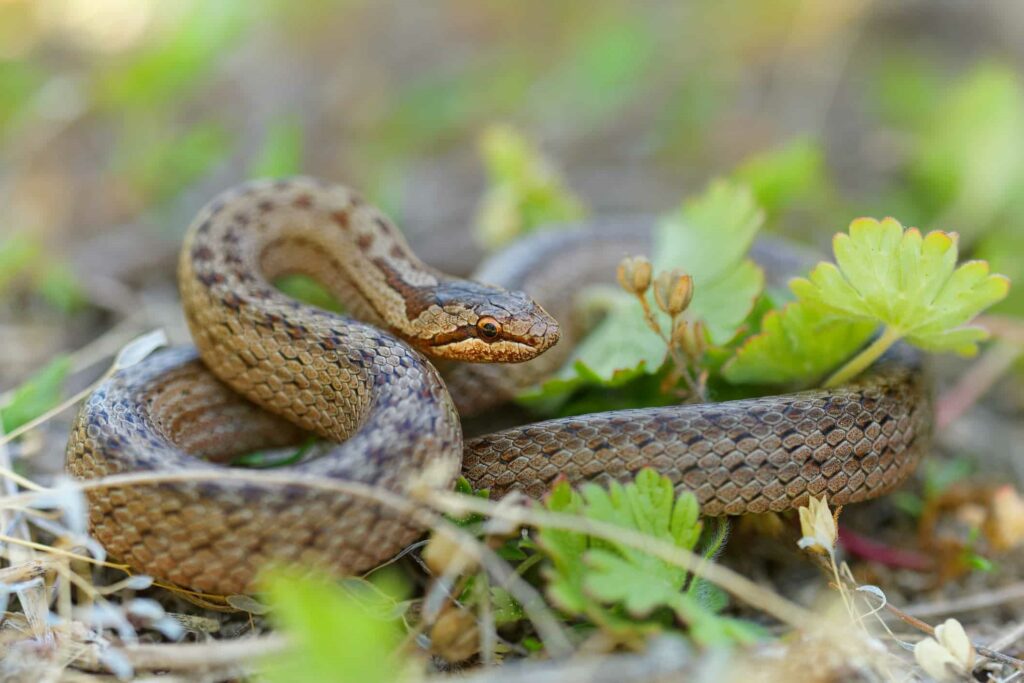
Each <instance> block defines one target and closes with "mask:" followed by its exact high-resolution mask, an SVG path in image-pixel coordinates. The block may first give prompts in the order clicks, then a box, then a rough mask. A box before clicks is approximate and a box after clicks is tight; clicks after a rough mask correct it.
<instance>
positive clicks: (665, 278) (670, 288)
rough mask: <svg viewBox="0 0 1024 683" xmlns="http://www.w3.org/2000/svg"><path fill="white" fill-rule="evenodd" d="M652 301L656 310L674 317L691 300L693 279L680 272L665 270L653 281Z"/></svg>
mask: <svg viewBox="0 0 1024 683" xmlns="http://www.w3.org/2000/svg"><path fill="white" fill-rule="evenodd" d="M654 300H655V302H656V303H657V304H658V308H660V309H661V310H663V311H665V312H666V313H668V314H669V315H670V316H672V317H675V316H677V315H679V314H680V313H682V312H683V311H685V310H686V307H687V306H689V305H690V301H692V300H693V278H692V277H690V276H689V275H686V274H684V273H683V272H682V271H680V270H665V271H662V272H660V273H658V279H657V280H655V281H654Z"/></svg>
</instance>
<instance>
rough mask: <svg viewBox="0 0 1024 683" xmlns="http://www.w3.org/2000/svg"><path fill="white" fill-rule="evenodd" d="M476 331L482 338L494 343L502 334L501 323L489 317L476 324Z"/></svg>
mask: <svg viewBox="0 0 1024 683" xmlns="http://www.w3.org/2000/svg"><path fill="white" fill-rule="evenodd" d="M476 329H477V331H478V332H480V336H481V337H483V338H484V339H486V340H488V341H493V340H495V339H497V338H498V335H499V334H501V323H499V322H498V321H497V320H495V319H494V318H491V317H489V316H487V317H483V318H480V320H478V321H477V323H476Z"/></svg>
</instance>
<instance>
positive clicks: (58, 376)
mask: <svg viewBox="0 0 1024 683" xmlns="http://www.w3.org/2000/svg"><path fill="white" fill-rule="evenodd" d="M70 370H71V359H70V358H68V357H67V356H60V357H58V358H55V359H54V360H52V361H50V363H49V364H48V365H47V366H46V367H44V368H43V369H42V370H40V371H39V372H37V373H36V374H35V375H33V376H32V377H31V378H30V379H29V380H28V381H26V382H25V383H24V384H22V385H21V386H20V387H18V388H17V389H15V391H14V394H13V395H12V396H11V400H10V401H9V402H8V403H7V405H5V406H3V408H0V421H2V423H3V430H4V432H11V431H13V430H15V429H17V428H18V427H20V426H21V425H23V424H25V423H26V422H31V421H32V420H34V419H36V418H37V417H39V416H40V415H42V414H43V413H45V412H46V411H47V410H49V409H50V408H53V407H54V406H56V405H57V404H58V403H59V402H60V397H61V392H62V391H63V388H64V380H65V379H66V378H67V375H68V372H69V371H70Z"/></svg>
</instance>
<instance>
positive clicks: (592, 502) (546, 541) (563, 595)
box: [537, 469, 748, 644]
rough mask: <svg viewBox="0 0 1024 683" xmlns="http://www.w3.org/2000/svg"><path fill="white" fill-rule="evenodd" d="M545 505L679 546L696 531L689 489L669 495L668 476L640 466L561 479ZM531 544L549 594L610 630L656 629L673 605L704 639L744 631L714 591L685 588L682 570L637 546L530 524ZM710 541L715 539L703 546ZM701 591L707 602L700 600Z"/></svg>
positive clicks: (692, 540) (691, 541) (729, 637)
mask: <svg viewBox="0 0 1024 683" xmlns="http://www.w3.org/2000/svg"><path fill="white" fill-rule="evenodd" d="M545 506H546V507H547V509H548V510H550V511H552V512H561V513H568V514H577V515H580V516H582V517H585V518H587V519H591V520H594V521H597V522H603V523H607V524H613V525H616V526H619V527H622V528H624V529H628V530H631V531H634V532H636V533H638V534H642V535H644V536H646V537H649V538H652V539H657V540H659V541H662V542H666V543H670V544H672V545H674V546H676V547H678V548H684V549H686V550H693V549H694V548H695V546H696V545H697V543H698V541H699V539H700V537H701V530H702V523H701V522H700V519H699V506H698V504H697V500H696V498H695V497H694V496H693V494H692V493H689V492H683V493H681V494H679V495H678V496H677V495H676V493H675V489H674V487H673V485H672V482H671V481H670V480H669V479H668V478H667V477H663V476H661V475H659V474H658V473H657V472H655V471H654V470H652V469H644V470H642V471H641V472H639V473H638V474H637V475H636V477H635V479H634V480H633V481H632V482H629V483H626V484H619V483H617V482H612V483H610V484H609V485H608V487H607V488H603V487H601V486H598V485H597V484H586V485H584V486H583V487H582V489H581V490H580V491H579V492H576V491H574V490H573V489H572V488H571V487H570V486H569V485H568V483H566V482H564V481H563V482H561V483H559V484H558V485H557V486H555V488H554V489H553V490H552V492H551V494H550V495H549V496H548V498H547V500H546V501H545ZM719 540H720V539H719ZM537 545H538V547H539V548H540V549H541V550H542V552H543V553H544V554H545V555H546V556H547V558H548V560H549V561H550V564H549V565H548V566H547V567H546V568H545V571H544V572H543V575H544V578H545V579H546V581H547V593H548V596H549V597H550V599H551V600H552V602H553V603H554V604H555V605H556V606H557V607H558V608H559V609H561V610H562V611H564V612H566V613H568V614H570V615H573V616H581V617H585V618H586V619H587V620H588V621H590V622H591V623H593V624H595V625H597V626H599V627H601V628H603V629H605V630H606V631H608V632H609V633H611V634H613V635H618V636H627V635H630V634H636V633H637V632H644V631H646V630H651V629H659V628H661V627H662V626H663V625H664V621H665V620H664V616H665V614H666V613H667V614H671V613H675V614H676V615H677V616H678V618H679V619H680V620H681V621H683V622H684V623H686V624H688V625H689V626H690V627H691V629H692V631H691V633H692V635H693V636H694V637H695V638H697V639H699V640H700V641H701V642H704V643H715V644H721V643H723V642H733V641H735V640H737V639H739V638H741V637H745V636H746V634H748V631H744V630H743V627H742V626H732V625H730V624H728V623H727V622H731V620H726V619H723V618H722V617H719V616H717V615H716V614H715V612H716V611H717V610H718V609H720V608H721V606H722V605H721V596H720V594H718V593H712V592H711V591H685V590H684V589H685V588H686V586H687V583H688V582H689V581H691V580H692V577H691V576H690V575H689V574H688V573H687V572H686V571H685V570H683V569H681V568H679V567H677V566H675V565H673V564H670V563H668V562H664V561H663V560H661V559H659V558H657V557H654V556H652V555H650V554H648V553H646V552H644V551H643V550H639V549H636V548H633V547H631V546H626V545H622V544H618V543H614V542H612V541H608V540H604V539H601V538H598V537H594V536H589V535H586V534H581V533H576V532H570V531H560V530H557V529H548V528H544V527H541V528H540V529H539V530H538V532H537ZM718 547H719V544H717V543H715V545H714V548H713V549H712V550H710V551H709V552H714V551H715V550H717V548H718ZM705 596H706V597H708V602H707V604H705V603H704V602H702V598H703V597H705Z"/></svg>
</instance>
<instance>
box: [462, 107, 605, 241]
mask: <svg viewBox="0 0 1024 683" xmlns="http://www.w3.org/2000/svg"><path fill="white" fill-rule="evenodd" d="M480 150H481V153H482V155H483V159H484V166H485V167H486V169H487V175H488V178H489V184H490V185H489V187H488V190H487V193H486V194H485V195H484V198H483V201H482V202H481V205H480V210H479V212H478V214H477V231H476V232H477V236H478V237H479V238H480V240H481V241H482V242H483V244H484V245H485V246H487V247H488V248H491V249H494V248H497V247H499V246H501V245H503V244H505V243H507V242H509V241H511V240H512V239H514V238H516V237H519V236H521V235H524V234H526V233H528V232H530V231H532V230H534V229H536V228H537V227H538V226H541V225H544V224H546V223H560V222H569V221H574V220H577V219H579V218H581V217H582V216H583V215H584V213H585V212H584V209H583V205H582V204H581V203H580V201H579V200H578V199H577V198H576V197H575V196H574V195H573V194H572V193H571V192H570V191H569V190H568V189H567V188H566V187H565V185H564V184H563V182H562V179H561V178H560V177H559V175H558V174H557V173H555V171H554V169H553V168H552V167H551V165H550V164H549V162H548V161H547V160H546V159H544V157H543V155H542V154H541V152H540V150H539V149H537V147H535V146H534V145H532V144H531V143H530V142H529V141H528V140H526V138H524V137H523V135H522V134H520V133H519V132H518V131H516V130H515V129H514V128H512V127H510V126H504V125H492V126H490V127H489V128H487V129H486V130H485V131H484V132H483V135H482V136H481V138H480Z"/></svg>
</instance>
